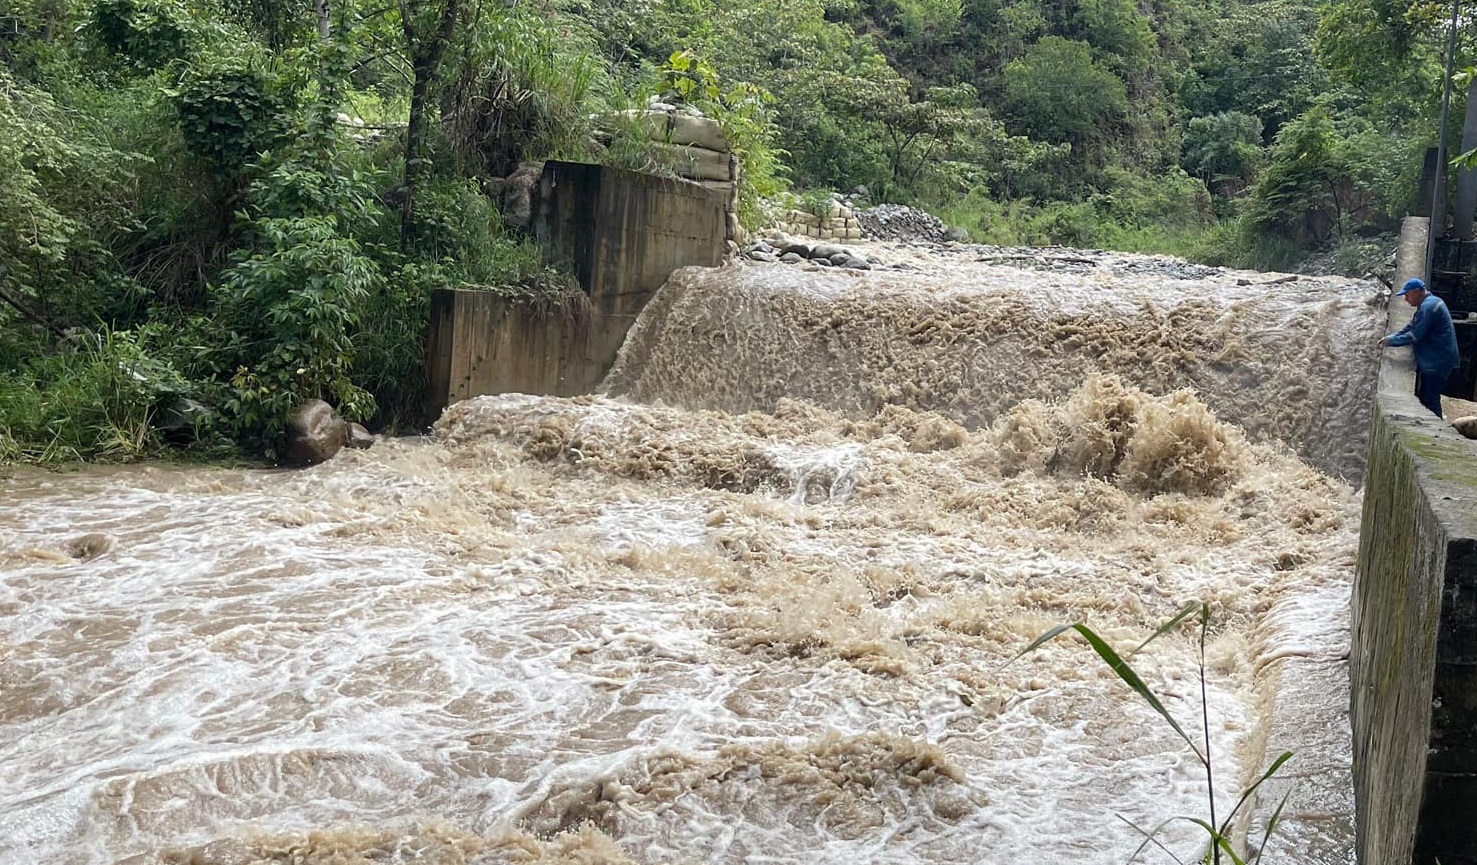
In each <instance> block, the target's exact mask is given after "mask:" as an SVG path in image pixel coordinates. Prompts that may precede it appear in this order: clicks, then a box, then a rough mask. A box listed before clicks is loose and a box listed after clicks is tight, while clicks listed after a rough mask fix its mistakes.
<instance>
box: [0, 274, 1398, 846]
mask: <svg viewBox="0 0 1477 865" xmlns="http://www.w3.org/2000/svg"><path fill="white" fill-rule="evenodd" d="M884 254H892V255H894V256H896V258H897V259H898V260H899V262H900V263H904V264H907V265H908V268H906V269H902V268H879V270H878V271H874V272H873V274H871V275H868V276H854V275H847V274H841V273H834V272H818V271H817V272H804V271H798V270H794V271H792V270H790V269H788V268H784V267H781V266H769V267H735V268H728V269H724V270H718V271H710V272H686V273H684V274H683V275H682V276H681V278H680V279H678V280H674V282H673V283H672V284H671V285H669V287H668V288H667V289H664V293H663V294H662V295H660V296H659V297H658V299H657V301H655V302H654V304H653V306H652V308H651V310H650V313H649V315H647V316H645V317H643V319H642V321H641V322H639V323H638V327H637V330H636V332H635V333H634V334H633V338H632V340H631V341H630V342H629V343H628V346H627V349H626V351H625V352H624V355H623V358H622V360H621V364H620V366H619V368H618V369H617V371H616V373H615V374H614V375H613V377H612V380H611V387H612V390H613V391H616V392H620V393H624V394H626V397H625V398H622V399H615V398H612V397H609V396H601V397H585V398H576V399H556V398H546V397H530V396H522V395H507V396H499V397H483V398H478V399H474V400H469V401H467V402H464V403H460V404H458V405H456V406H453V407H452V408H451V409H449V410H448V411H447V412H446V414H445V416H443V418H442V420H441V421H440V422H439V423H438V425H437V430H436V435H434V436H433V437H431V438H430V439H425V440H410V439H406V440H390V441H382V442H380V443H379V444H377V445H376V446H375V447H374V448H373V449H372V450H369V451H362V452H348V451H346V452H344V453H343V454H341V455H339V456H338V457H336V458H335V459H334V460H333V461H331V462H330V463H328V464H325V465H322V466H318V467H315V468H312V469H309V470H306V471H300V472H286V471H239V470H196V469H189V470H177V469H172V468H164V467H157V466H156V467H132V468H119V469H89V470H84V471H81V472H77V473H63V474H55V473H42V472H35V471H30V470H16V471H14V472H13V473H12V474H10V475H9V476H8V477H6V478H5V479H4V480H3V481H0V489H3V492H4V495H5V497H6V499H7V501H8V503H9V504H8V506H7V508H6V509H5V510H4V511H3V512H0V532H3V534H0V614H3V616H4V619H3V623H4V624H3V630H0V861H3V862H6V863H11V862H15V863H22V862H25V863H30V862H47V863H93V862H117V861H126V862H129V863H153V862H170V863H193V865H245V863H251V862H258V861H267V862H292V863H369V862H375V863H384V862H435V863H470V862H476V863H488V865H490V863H533V862H539V863H555V862H571V863H626V862H631V863H643V865H648V863H663V862H671V863H687V862H694V863H695V862H703V863H708V862H713V863H740V862H743V863H749V862H776V863H806V865H810V863H837V865H840V863H856V862H876V861H888V862H899V863H914V862H916V863H934V862H937V863H957V862H980V863H1000V865H1005V863H1018V862H1037V863H1046V865H1054V863H1064V865H1065V863H1078V862H1089V861H1090V862H1099V861H1123V860H1125V859H1126V858H1127V856H1128V855H1129V854H1130V853H1131V852H1132V851H1133V850H1134V849H1135V848H1136V847H1137V846H1138V844H1139V838H1138V836H1137V835H1136V833H1135V831H1134V830H1133V829H1131V828H1129V827H1128V826H1127V825H1126V824H1125V823H1124V822H1123V821H1122V820H1120V819H1118V816H1119V815H1121V817H1123V818H1126V819H1127V820H1129V821H1133V822H1137V823H1139V824H1142V825H1146V826H1153V825H1155V824H1157V823H1158V822H1159V821H1160V820H1161V819H1163V818H1164V817H1166V816H1169V815H1171V814H1176V813H1194V814H1200V813H1203V806H1204V797H1205V788H1206V784H1205V779H1204V776H1203V772H1201V771H1200V769H1199V767H1198V765H1197V764H1196V762H1195V760H1194V758H1193V757H1192V756H1191V755H1190V754H1189V752H1188V750H1187V749H1186V748H1185V746H1184V745H1183V743H1181V742H1180V741H1179V740H1178V739H1177V738H1176V736H1175V735H1174V733H1173V732H1172V731H1171V730H1169V728H1168V727H1167V725H1165V724H1164V723H1163V722H1162V721H1161V720H1160V719H1159V718H1158V717H1157V716H1155V715H1154V714H1153V712H1152V710H1150V709H1148V708H1147V707H1146V706H1144V705H1143V704H1142V703H1141V702H1139V701H1137V700H1136V699H1134V698H1133V697H1132V695H1131V694H1129V693H1128V692H1127V690H1126V689H1125V688H1124V687H1123V685H1122V684H1121V683H1119V682H1118V681H1117V680H1116V679H1115V678H1114V677H1113V676H1112V674H1111V673H1108V672H1107V671H1106V670H1105V669H1104V668H1103V667H1102V665H1101V664H1099V663H1098V662H1096V660H1095V658H1094V656H1093V655H1092V654H1091V653H1090V651H1089V650H1088V649H1087V648H1086V646H1085V644H1083V643H1081V642H1080V641H1073V640H1066V639H1063V640H1059V641H1056V642H1053V643H1051V644H1048V645H1047V646H1046V647H1044V648H1042V649H1041V650H1039V651H1037V652H1035V653H1033V654H1031V655H1028V656H1026V657H1024V658H1021V659H1019V660H1015V661H1014V662H1013V663H1010V662H1011V659H1012V658H1013V657H1014V656H1015V655H1016V654H1017V653H1018V652H1019V651H1020V650H1021V649H1022V648H1023V647H1024V646H1025V645H1026V644H1027V643H1028V642H1029V641H1030V640H1031V639H1032V638H1034V637H1035V636H1037V635H1039V634H1040V633H1042V632H1044V631H1045V630H1046V629H1048V628H1050V627H1051V626H1053V625H1055V624H1058V623H1062V622H1069V621H1085V622H1088V623H1090V624H1091V625H1092V626H1093V627H1094V628H1095V629H1097V630H1098V631H1099V632H1100V633H1102V634H1103V635H1104V636H1105V637H1107V638H1108V639H1109V640H1111V641H1112V642H1114V643H1115V644H1116V645H1118V646H1119V647H1120V648H1121V649H1128V648H1132V647H1133V646H1135V645H1137V643H1138V642H1139V641H1141V640H1142V638H1143V637H1145V636H1147V635H1148V634H1149V633H1151V632H1152V631H1153V629H1154V628H1155V627H1156V626H1157V625H1158V624H1159V623H1161V622H1163V621H1164V620H1165V619H1167V618H1168V617H1170V616H1171V615H1173V614H1174V613H1175V611H1176V610H1178V609H1179V608H1180V607H1181V606H1182V604H1183V603H1184V602H1186V601H1188V600H1203V601H1205V602H1207V603H1209V604H1210V605H1211V607H1212V608H1213V610H1214V619H1213V623H1212V627H1211V629H1210V633H1209V637H1208V642H1207V661H1208V665H1209V666H1208V671H1207V674H1208V679H1209V685H1210V689H1209V690H1210V712H1211V724H1210V727H1211V738H1212V744H1213V746H1214V751H1215V754H1216V768H1217V770H1218V773H1219V776H1218V777H1219V779H1220V780H1219V783H1218V785H1217V793H1218V799H1220V800H1222V801H1221V807H1222V813H1224V810H1225V808H1226V807H1227V806H1228V805H1229V803H1230V802H1231V801H1233V800H1234V797H1235V795H1236V792H1237V791H1236V790H1235V789H1234V788H1235V786H1236V783H1235V782H1241V783H1245V782H1246V781H1247V780H1249V779H1250V778H1252V777H1254V773H1256V772H1257V771H1258V770H1259V769H1260V767H1262V766H1263V765H1265V762H1266V760H1267V759H1268V755H1267V753H1266V752H1267V748H1268V743H1266V742H1265V741H1264V739H1265V736H1264V735H1263V734H1261V733H1260V732H1259V731H1260V730H1261V727H1260V726H1259V723H1260V721H1261V719H1262V718H1264V717H1265V715H1266V714H1267V712H1268V711H1269V703H1270V701H1271V700H1272V699H1273V697H1274V696H1275V694H1276V692H1277V690H1278V683H1277V682H1276V681H1274V680H1273V679H1272V677H1270V676H1268V675H1265V674H1260V673H1259V671H1263V670H1265V667H1264V664H1265V663H1266V660H1267V659H1268V658H1269V657H1272V656H1276V655H1278V654H1279V653H1287V652H1290V651H1300V649H1299V648H1298V644H1299V641H1306V640H1308V639H1314V638H1316V639H1319V640H1326V639H1328V637H1327V631H1328V628H1329V625H1328V621H1327V619H1328V617H1329V615H1336V611H1335V612H1334V613H1328V612H1327V610H1326V608H1328V607H1329V606H1330V605H1329V604H1328V603H1326V600H1327V599H1328V598H1329V597H1333V598H1338V597H1340V596H1341V595H1343V594H1346V592H1347V584H1348V582H1349V580H1350V578H1351V576H1352V567H1353V565H1352V558H1353V553H1354V549H1355V538H1356V532H1357V520H1358V508H1357V498H1356V495H1355V493H1354V491H1353V490H1352V489H1350V487H1349V486H1347V484H1346V483H1344V482H1343V481H1340V480H1338V479H1336V478H1334V477H1331V476H1329V475H1328V474H1325V473H1322V472H1320V471H1318V470H1315V469H1314V468H1311V467H1310V466H1309V465H1307V464H1305V463H1304V462H1302V461H1300V459H1299V458H1298V457H1297V456H1295V455H1294V454H1293V453H1292V452H1291V451H1289V450H1288V448H1287V447H1284V446H1282V445H1281V444H1279V443H1281V442H1286V443H1289V444H1291V445H1292V446H1293V447H1294V448H1296V449H1297V450H1298V451H1299V452H1301V453H1304V454H1306V455H1308V458H1310V459H1316V460H1319V461H1321V462H1322V464H1326V466H1327V467H1329V468H1331V469H1332V470H1334V471H1339V470H1340V469H1343V470H1345V471H1348V470H1351V469H1352V468H1353V467H1352V466H1351V465H1350V464H1349V463H1348V458H1349V457H1348V455H1349V454H1352V453H1354V452H1355V451H1356V450H1357V449H1358V448H1359V447H1360V446H1361V445H1360V436H1361V435H1362V434H1363V432H1364V430H1363V421H1362V418H1363V417H1364V415H1363V412H1364V411H1365V410H1366V405H1367V402H1368V400H1367V390H1366V388H1367V386H1366V385H1365V384H1363V383H1362V379H1368V378H1369V377H1370V376H1371V375H1372V370H1373V366H1372V364H1373V353H1372V351H1370V350H1369V348H1368V347H1369V346H1371V345H1372V344H1373V342H1374V339H1375V336H1376V335H1377V334H1378V332H1379V326H1380V324H1381V323H1382V314H1381V315H1377V313H1376V309H1375V307H1374V306H1373V305H1372V301H1373V299H1374V297H1375V292H1374V291H1373V289H1372V288H1370V287H1368V286H1362V285H1347V284H1340V283H1337V282H1332V281H1307V282H1302V283H1298V284H1297V286H1296V289H1295V290H1288V288H1287V287H1286V286H1277V287H1274V288H1266V287H1263V288H1261V289H1257V288H1256V287H1255V286H1241V285H1237V283H1236V281H1237V279H1247V278H1250V276H1251V275H1246V274H1240V275H1238V274H1210V275H1206V274H1204V273H1201V274H1200V275H1199V276H1196V277H1194V278H1190V279H1185V278H1181V277H1183V276H1184V273H1185V271H1183V270H1179V271H1166V270H1164V269H1163V268H1159V269H1156V267H1158V265H1156V263H1155V262H1154V261H1153V260H1148V259H1129V258H1121V259H1115V260H1116V261H1119V262H1120V263H1121V264H1122V267H1121V268H1120V270H1121V272H1120V273H1119V274H1118V275H1117V276H1116V277H1111V276H1110V275H1109V274H1107V273H1106V272H1105V273H1099V274H1096V275H1095V276H1094V275H1083V274H1067V275H1065V276H1063V275H1061V274H1055V275H1052V274H1048V273H1044V272H1042V271H1039V270H1007V269H1004V268H1001V267H998V266H996V265H984V264H980V263H977V262H973V261H971V260H970V259H969V258H968V257H966V258H964V259H963V260H959V259H957V258H955V259H941V260H939V261H937V262H932V261H927V260H916V254H915V253H910V252H908V251H906V250H902V249H901V248H898V249H884ZM909 256H914V257H915V258H913V259H910V258H909ZM1094 267H1099V268H1102V267H1117V265H1100V266H1099V265H1094ZM981 268H984V269H981ZM1176 273H1177V274H1179V276H1175V275H1172V274H1176ZM1192 273H1200V272H1199V271H1192ZM951 274H952V276H951ZM1167 274H1170V275H1167ZM1256 278H1257V279H1264V278H1265V277H1262V276H1260V275H1258V276H1256ZM1059 289H1060V290H1059ZM1067 321H1075V322H1078V325H1076V326H1078V327H1079V329H1080V331H1081V333H1083V334H1084V336H1083V337H1082V339H1081V340H1080V341H1079V342H1078V343H1077V344H1076V349H1075V351H1076V352H1077V353H1076V354H1074V353H1073V351H1072V350H1069V349H1068V348H1066V347H1063V346H1061V345H1059V343H1060V342H1062V341H1068V342H1070V339H1069V338H1068V337H1066V336H1065V335H1064V334H1063V332H1062V331H1061V330H1060V328H1062V327H1064V326H1066V325H1065V324H1064V322H1067ZM832 322H834V324H833V323H832ZM924 322H931V323H932V324H931V325H928V326H925V325H924V324H923V323H924ZM1146 322H1159V323H1160V324H1159V325H1158V326H1156V327H1153V328H1150V333H1149V335H1147V336H1146V335H1145V334H1142V333H1138V332H1136V331H1135V329H1136V328H1143V327H1147V326H1148V325H1147V324H1146ZM1051 334H1054V336H1049V335H1051ZM1110 335H1112V341H1114V345H1115V346H1117V347H1113V348H1110V347H1107V346H1106V345H1105V343H1104V342H1103V340H1105V339H1107V338H1108V337H1109V336H1110ZM1166 342H1167V343H1168V344H1169V347H1166ZM1238 346H1239V347H1238ZM951 349H953V350H955V351H956V352H957V356H956V355H955V354H953V353H951V351H950V350H951ZM1074 357H1075V358H1076V361H1075V365H1076V373H1075V379H1073V375H1072V372H1071V370H1072V367H1073V360H1072V358H1074ZM1325 361H1326V363H1325ZM1243 368H1244V369H1246V370H1250V371H1244V370H1243ZM1171 385H1172V386H1171ZM1191 385H1193V386H1194V387H1195V388H1196V391H1197V393H1196V394H1191V393H1190V392H1188V391H1178V392H1176V388H1178V387H1180V386H1191ZM1258 388H1260V390H1258ZM1248 390H1250V391H1251V392H1252V394H1253V395H1252V396H1248ZM1279 395H1280V396H1279ZM1258 402H1259V403H1260V409H1259V410H1253V407H1254V406H1256V405H1257V403H1258ZM1287 402H1291V403H1292V405H1291V406H1289V405H1287V404H1285V403H1287ZM1207 406H1208V407H1209V408H1207ZM1228 416H1230V417H1237V418H1239V421H1240V426H1237V425H1234V424H1231V423H1227V422H1226V420H1225V418H1226V417H1228ZM1218 417H1219V418H1220V419H1217V418H1218ZM1334 432H1337V433H1338V434H1339V436H1340V438H1339V439H1338V440H1336V441H1325V440H1323V439H1321V438H1320V436H1324V435H1327V436H1332V435H1333V433H1334ZM1319 599H1323V601H1324V602H1322V603H1321V606H1320V602H1319ZM1332 606H1334V607H1337V603H1335V604H1333V605H1332ZM1310 609H1311V610H1318V609H1324V610H1325V612H1323V613H1308V612H1307V611H1308V610H1310ZM1335 631H1336V629H1335ZM1197 639H1198V634H1197V633H1196V632H1195V631H1194V629H1192V628H1180V629H1177V630H1175V631H1173V632H1171V633H1168V634H1166V635H1164V636H1162V637H1160V638H1159V639H1157V640H1156V641H1155V642H1153V643H1152V644H1150V645H1149V647H1148V648H1146V649H1145V650H1144V651H1143V652H1142V653H1141V654H1139V655H1138V656H1136V658H1135V665H1136V666H1137V668H1138V669H1139V671H1140V673H1141V674H1142V675H1143V676H1144V678H1145V679H1146V681H1147V682H1148V683H1149V684H1150V686H1151V687H1153V688H1154V689H1156V690H1157V691H1158V692H1159V693H1160V694H1161V695H1162V696H1163V697H1164V699H1165V702H1166V704H1167V705H1168V706H1169V708H1170V710H1171V711H1172V712H1174V713H1175V714H1176V716H1178V717H1179V718H1181V719H1182V720H1183V721H1184V722H1185V723H1186V724H1187V725H1193V724H1194V723H1195V722H1194V719H1195V718H1197V717H1198V712H1199V703H1198V699H1199V682H1198V680H1197V678H1196V675H1195V664H1196V646H1197ZM1272 747H1275V743H1273V744H1272ZM1227 779H1232V780H1231V781H1228V780H1227ZM1165 841H1166V843H1167V844H1168V845H1169V846H1170V847H1171V848H1173V849H1176V850H1178V851H1180V854H1181V855H1182V856H1186V855H1193V852H1194V848H1195V845H1196V843H1197V840H1196V838H1195V836H1194V835H1193V834H1192V833H1190V832H1187V831H1184V830H1174V831H1171V832H1170V833H1169V834H1168V835H1167V836H1166V838H1165ZM1165 861H1167V859H1165Z"/></svg>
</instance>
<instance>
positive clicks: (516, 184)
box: [502, 164, 544, 231]
mask: <svg viewBox="0 0 1477 865" xmlns="http://www.w3.org/2000/svg"><path fill="white" fill-rule="evenodd" d="M543 173H544V167H543V166H542V165H538V164H530V165H521V166H519V167H518V170H517V171H515V172H513V173H512V174H509V175H508V176H507V178H505V179H504V180H503V182H502V195H503V222H505V223H507V224H508V225H511V226H513V227H515V228H520V229H523V230H525V231H526V230H528V228H529V226H530V224H531V223H532V222H533V189H534V187H536V186H538V181H539V177H540V176H541V175H543Z"/></svg>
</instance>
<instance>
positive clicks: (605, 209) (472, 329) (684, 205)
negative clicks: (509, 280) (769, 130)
mask: <svg viewBox="0 0 1477 865" xmlns="http://www.w3.org/2000/svg"><path fill="white" fill-rule="evenodd" d="M726 221H727V211H726V200H725V198H724V196H723V194H722V193H720V192H714V191H712V190H709V189H706V188H704V187H703V186H701V185H699V184H697V183H692V182H689V181H685V180H675V179H671V178H662V177H655V176H651V175H646V174H640V173H637V172H634V171H625V170H622V169H617V168H607V167H602V166H599V165H586V164H582V163H572V162H549V163H547V164H545V166H544V170H543V174H542V176H541V178H540V180H539V188H538V194H537V195H536V196H535V205H534V215H533V222H534V233H535V236H536V237H537V238H538V239H539V240H540V241H541V242H543V243H544V244H546V245H547V246H548V247H549V248H550V249H552V250H554V251H555V254H556V255H557V256H559V257H561V258H562V259H564V260H565V262H566V263H567V265H568V266H569V267H570V268H571V269H572V270H573V271H574V272H575V274H576V275H577V277H578V279H579V283H580V287H581V288H582V289H584V292H585V294H586V295H587V296H588V298H589V306H588V309H584V308H582V307H580V306H570V307H567V308H562V309H552V310H551V309H548V308H546V307H544V306H530V305H528V304H525V303H519V302H514V301H508V300H504V299H503V298H501V297H500V296H498V295H496V294H493V293H491V292H486V291H462V290H442V291H437V292H435V294H434V296H433V297H432V303H431V327H430V341H429V346H428V361H429V363H428V367H429V373H430V382H429V388H428V402H429V405H428V409H429V410H430V411H431V413H432V415H433V416H434V414H435V413H436V412H439V411H440V410H441V409H442V408H444V407H445V406H447V405H449V404H450V403H453V402H456V401H457V400H460V399H466V398H467V397H470V396H477V395H479V394H486V393H507V392H517V393H534V394H553V395H558V396H571V395H574V394H582V393H590V392H592V391H593V390H594V389H595V386H596V385H598V384H599V383H600V380H601V379H602V378H604V376H605V373H606V372H607V371H609V369H610V366H611V364H613V363H614V362H615V355H616V351H617V350H619V349H620V346H621V343H622V342H624V341H625V338H626V331H627V330H629V329H630V327H631V324H632V323H633V322H635V320H636V316H637V315H638V314H639V313H640V312H641V309H642V307H644V306H645V305H646V302H647V301H648V300H649V299H651V296H652V295H653V294H655V293H656V290H657V289H658V288H660V287H661V285H662V283H663V282H666V279H667V276H668V275H669V274H671V272H672V271H673V270H676V269H677V268H679V267H684V266H687V265H703V266H708V267H712V266H716V265H718V264H720V263H722V261H723V258H724V256H725V254H726V252H727V250H726V243H725V240H724V236H725V227H726Z"/></svg>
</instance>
